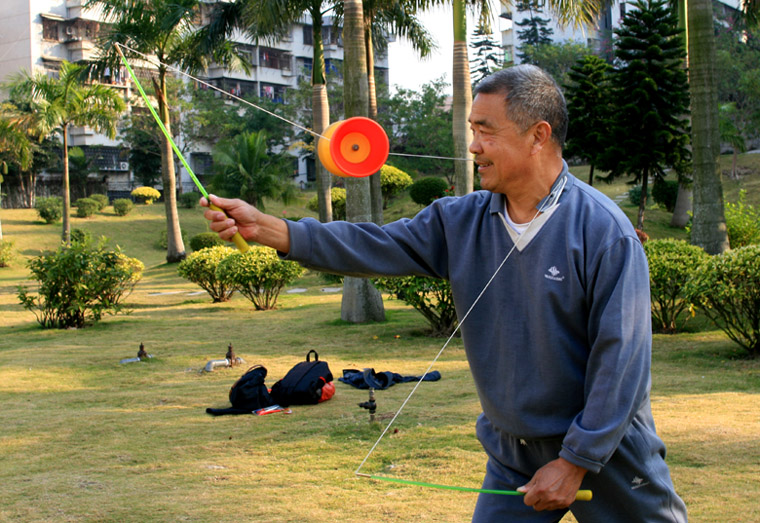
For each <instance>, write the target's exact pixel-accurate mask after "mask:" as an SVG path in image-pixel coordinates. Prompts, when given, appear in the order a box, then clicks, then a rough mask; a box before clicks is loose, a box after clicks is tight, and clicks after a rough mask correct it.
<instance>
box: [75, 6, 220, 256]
mask: <svg viewBox="0 0 760 523" xmlns="http://www.w3.org/2000/svg"><path fill="white" fill-rule="evenodd" d="M200 4H201V2H200V0H142V1H139V2H138V1H135V0H87V3H86V4H85V7H87V8H94V9H99V10H101V12H102V13H103V18H104V20H106V21H107V22H108V23H109V24H110V26H109V28H108V29H107V30H106V31H105V33H104V34H103V35H102V37H101V40H100V47H101V49H102V50H103V54H102V55H101V57H100V63H101V64H102V65H105V64H111V66H113V65H114V64H117V63H119V59H118V54H117V53H116V47H115V44H123V45H125V46H128V47H130V48H132V49H134V50H136V51H138V52H139V53H143V54H144V55H149V56H155V57H156V59H157V60H158V62H159V63H158V65H157V70H156V77H154V78H152V82H153V88H154V90H155V96H156V99H157V102H158V114H159V116H160V118H161V120H162V122H163V124H164V126H165V127H166V129H167V130H168V131H170V132H171V121H170V114H169V97H168V93H167V85H166V80H167V73H168V65H176V66H178V67H179V68H181V69H185V70H189V71H192V72H195V71H198V70H201V69H202V68H203V67H205V66H206V65H207V62H208V59H209V53H208V49H206V48H205V47H203V46H202V45H201V44H202V42H201V41H200V40H199V38H198V35H197V33H196V30H195V27H194V26H193V20H194V18H195V16H196V14H197V11H198V9H199V8H200ZM230 51H231V48H230V46H225V45H221V44H219V45H217V47H216V48H215V49H213V52H214V58H215V59H216V60H218V61H221V62H231V61H232V60H233V57H232V55H231V53H230ZM161 176H162V180H163V186H164V206H165V209H166V229H167V252H166V261H167V262H169V263H174V262H178V261H180V260H182V259H184V257H185V246H184V244H183V242H182V234H181V232H180V226H179V215H178V213H177V194H176V189H177V181H176V174H175V168H174V152H173V151H172V147H171V144H170V143H169V139H168V138H167V137H165V136H163V135H162V136H161Z"/></svg>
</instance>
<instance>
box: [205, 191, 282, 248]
mask: <svg viewBox="0 0 760 523" xmlns="http://www.w3.org/2000/svg"><path fill="white" fill-rule="evenodd" d="M209 198H210V200H211V203H212V204H213V205H215V206H216V207H218V208H220V209H222V211H224V212H221V211H215V210H213V209H206V211H205V212H204V213H203V216H205V218H206V219H207V220H208V221H209V222H211V223H209V228H210V229H211V230H212V231H214V232H216V233H218V234H219V237H220V238H221V239H223V240H227V241H229V240H230V239H231V238H232V237H233V236H234V235H235V233H237V232H239V233H240V234H241V235H242V236H243V238H244V239H245V240H250V241H255V242H258V243H261V244H263V245H266V246H268V247H272V248H274V249H277V250H278V251H280V252H283V253H287V252H288V251H289V250H290V236H289V233H288V226H287V225H286V224H285V222H284V221H283V220H281V219H279V218H275V217H274V216H270V215H268V214H264V213H263V212H261V211H259V210H258V209H256V208H255V207H254V206H252V205H250V204H248V203H246V202H244V201H243V200H230V199H227V198H219V197H218V196H214V195H209ZM201 205H202V206H203V207H208V206H209V201H208V200H206V198H201Z"/></svg>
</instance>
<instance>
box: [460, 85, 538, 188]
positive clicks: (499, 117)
mask: <svg viewBox="0 0 760 523" xmlns="http://www.w3.org/2000/svg"><path fill="white" fill-rule="evenodd" d="M469 122H470V128H471V129H472V134H473V139H472V143H471V144H470V152H471V153H472V154H474V155H475V165H476V166H477V168H478V173H479V174H480V185H481V187H482V188H483V189H487V190H489V191H492V192H500V193H505V192H506V189H507V187H508V186H509V183H510V182H514V181H516V180H518V179H519V176H525V175H526V174H527V173H526V171H525V169H524V167H525V166H526V163H527V160H528V158H529V157H530V154H531V146H532V144H533V134H532V133H531V132H530V128H529V129H528V130H527V131H525V132H520V130H519V129H518V127H517V126H516V125H515V124H514V123H513V122H512V121H511V120H509V119H507V115H506V107H505V103H504V95H502V94H478V95H477V96H476V97H475V99H474V100H473V102H472V111H471V113H470V118H469Z"/></svg>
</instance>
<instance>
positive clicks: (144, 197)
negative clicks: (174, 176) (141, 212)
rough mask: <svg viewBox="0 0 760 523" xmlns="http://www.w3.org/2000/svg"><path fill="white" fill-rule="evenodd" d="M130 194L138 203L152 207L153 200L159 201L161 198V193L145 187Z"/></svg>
mask: <svg viewBox="0 0 760 523" xmlns="http://www.w3.org/2000/svg"><path fill="white" fill-rule="evenodd" d="M130 194H131V195H132V198H134V199H135V200H136V201H138V202H139V203H144V204H145V205H151V204H152V203H153V200H158V199H159V198H160V197H161V193H160V192H158V191H157V190H156V189H154V188H153V187H144V186H143V187H137V188H136V189H133V190H132V192H131V193H130Z"/></svg>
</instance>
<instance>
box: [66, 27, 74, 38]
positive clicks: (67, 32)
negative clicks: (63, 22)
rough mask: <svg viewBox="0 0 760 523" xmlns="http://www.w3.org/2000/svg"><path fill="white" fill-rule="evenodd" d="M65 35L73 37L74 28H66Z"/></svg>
mask: <svg viewBox="0 0 760 523" xmlns="http://www.w3.org/2000/svg"><path fill="white" fill-rule="evenodd" d="M66 34H67V35H69V36H71V35H73V34H74V28H73V27H71V26H68V27H67V28H66Z"/></svg>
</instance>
